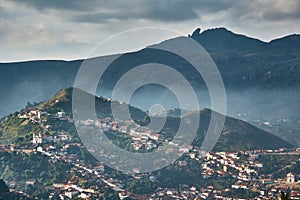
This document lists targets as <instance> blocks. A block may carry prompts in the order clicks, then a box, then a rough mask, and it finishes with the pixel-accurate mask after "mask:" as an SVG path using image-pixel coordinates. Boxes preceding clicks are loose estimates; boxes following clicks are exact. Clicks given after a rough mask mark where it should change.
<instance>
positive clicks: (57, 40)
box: [0, 0, 300, 61]
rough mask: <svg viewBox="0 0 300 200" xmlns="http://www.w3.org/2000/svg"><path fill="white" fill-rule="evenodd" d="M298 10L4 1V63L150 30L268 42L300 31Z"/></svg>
mask: <svg viewBox="0 0 300 200" xmlns="http://www.w3.org/2000/svg"><path fill="white" fill-rule="evenodd" d="M299 10H300V1H299V0H289V1H286V0H243V1H236V0H163V1H158V0H113V1H109V0H85V1H82V0H59V1H53V0H0V43H1V50H0V53H1V58H0V59H1V60H2V61H3V60H14V58H15V57H16V55H19V56H18V58H20V59H23V60H24V59H39V58H45V57H47V58H52V57H53V58H54V59H64V58H67V59H71V58H74V59H76V58H79V57H84V56H85V55H86V54H85V53H87V52H89V51H90V50H91V49H90V48H92V47H93V46H95V45H97V44H98V43H99V42H101V41H103V40H105V39H107V38H108V37H110V36H112V35H114V34H117V33H119V32H121V31H125V30H128V29H131V28H140V27H149V26H156V27H157V26H158V27H164V28H170V29H174V30H177V31H180V32H183V34H185V35H188V34H190V33H191V32H192V31H193V30H194V29H195V28H197V27H200V28H202V30H203V29H207V28H213V27H226V28H227V29H229V30H232V31H233V32H236V33H241V34H245V35H248V36H251V37H256V38H259V39H262V40H270V39H274V38H277V37H281V36H284V35H287V34H291V33H297V32H298V33H299V32H300V27H299V26H297V20H298V21H299V19H300V12H299ZM279 27H280V28H279ZM62 49H63V51H62ZM74 52H76V55H75V54H74ZM4 55H5V57H4ZM30 55H31V56H30ZM73 56H75V57H73Z"/></svg>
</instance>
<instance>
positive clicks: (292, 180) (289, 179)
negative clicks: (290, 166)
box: [286, 172, 296, 183]
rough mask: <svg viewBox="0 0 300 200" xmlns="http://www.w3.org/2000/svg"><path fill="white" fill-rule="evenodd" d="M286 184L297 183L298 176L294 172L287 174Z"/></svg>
mask: <svg viewBox="0 0 300 200" xmlns="http://www.w3.org/2000/svg"><path fill="white" fill-rule="evenodd" d="M286 182H288V183H295V182H296V176H295V174H293V173H292V172H289V173H287V174H286Z"/></svg>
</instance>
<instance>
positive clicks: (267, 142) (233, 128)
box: [0, 88, 292, 151]
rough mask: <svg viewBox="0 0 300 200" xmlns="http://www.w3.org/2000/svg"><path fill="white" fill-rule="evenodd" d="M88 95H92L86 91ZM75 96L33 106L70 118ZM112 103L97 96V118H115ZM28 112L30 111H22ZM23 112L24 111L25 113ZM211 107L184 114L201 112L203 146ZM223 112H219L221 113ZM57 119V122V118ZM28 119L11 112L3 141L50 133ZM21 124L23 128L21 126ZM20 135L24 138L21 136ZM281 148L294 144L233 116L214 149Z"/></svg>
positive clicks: (68, 127)
mask: <svg viewBox="0 0 300 200" xmlns="http://www.w3.org/2000/svg"><path fill="white" fill-rule="evenodd" d="M85 94H86V95H90V94H87V93H85ZM71 99H72V88H69V89H64V90H61V91H60V92H58V93H57V94H56V95H55V96H54V97H53V98H52V99H50V100H48V101H46V102H44V103H41V104H39V105H38V106H37V107H36V108H34V109H39V110H42V111H46V112H47V113H49V114H52V115H55V113H57V112H58V111H61V110H64V111H65V112H66V114H67V116H69V117H71V116H72V113H71V105H72V102H71ZM110 104H111V102H110V101H109V100H107V99H105V98H102V97H96V110H97V111H98V112H97V114H98V118H100V119H104V118H105V117H112V114H111V110H110V109H111V107H110ZM125 106H126V105H125V104H119V106H118V109H124V108H125ZM22 112H28V111H26V110H25V111H24V110H23V111H22ZM22 112H21V113H22ZM211 112H213V111H211V110H209V109H204V110H202V111H197V112H188V113H185V115H184V116H183V118H186V119H192V118H194V117H195V116H196V115H200V119H201V120H200V124H199V129H198V133H197V137H196V138H195V140H194V142H193V144H194V145H197V146H201V144H202V141H203V139H204V135H205V131H206V130H207V129H208V124H209V122H210V118H211ZM130 113H131V116H132V117H133V118H134V119H135V120H139V121H141V120H144V119H145V118H146V116H147V114H146V113H145V112H143V111H141V110H140V109H137V108H134V107H130ZM218 115H220V114H218ZM47 119H48V120H47V121H48V123H51V126H52V128H51V130H52V131H57V130H60V131H62V130H63V131H64V132H66V133H69V135H71V136H72V137H77V136H76V135H77V134H76V130H75V128H74V126H73V125H72V123H70V122H69V121H63V122H61V121H60V120H59V119H50V118H47ZM55 120H56V121H55ZM25 121H26V120H25V119H19V118H18V113H15V114H13V115H10V116H9V117H7V118H6V119H5V120H3V121H2V122H1V124H0V131H1V132H2V133H3V135H2V141H4V139H6V140H8V139H9V141H11V142H15V143H18V142H19V143H20V142H24V141H25V142H26V141H27V142H30V140H28V138H29V139H30V138H31V136H32V134H33V133H37V132H41V133H45V134H46V133H47V131H45V130H43V129H42V128H41V127H40V126H41V124H39V123H32V122H26V124H24V123H25ZM179 123H180V118H178V117H175V116H172V117H171V116H169V117H168V118H167V121H166V124H165V126H164V128H163V130H162V131H161V132H162V133H165V132H166V131H167V132H168V134H169V135H171V136H172V135H173V136H174V134H175V133H176V130H177V128H178V125H179ZM20 127H21V128H20ZM47 134H51V131H50V130H48V133H47ZM20 138H21V139H20ZM279 147H288V148H289V147H292V145H291V144H289V143H288V142H286V141H284V140H282V139H281V138H279V137H277V136H275V135H272V134H270V133H268V132H266V131H263V130H261V129H259V128H257V127H255V126H253V125H251V124H248V123H246V122H244V121H241V120H238V119H234V118H231V117H226V121H225V127H224V129H223V132H222V134H221V137H220V138H219V140H218V142H217V144H216V146H215V147H214V150H216V151H239V150H248V149H275V148H279Z"/></svg>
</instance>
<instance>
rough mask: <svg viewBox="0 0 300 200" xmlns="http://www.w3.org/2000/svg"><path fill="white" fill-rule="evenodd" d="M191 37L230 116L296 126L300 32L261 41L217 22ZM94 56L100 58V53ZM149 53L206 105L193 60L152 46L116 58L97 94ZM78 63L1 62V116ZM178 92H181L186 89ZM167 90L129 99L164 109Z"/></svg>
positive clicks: (52, 89)
mask: <svg viewBox="0 0 300 200" xmlns="http://www.w3.org/2000/svg"><path fill="white" fill-rule="evenodd" d="M190 37H191V38H193V39H194V40H196V41H197V42H199V43H200V44H201V45H202V46H203V47H205V49H206V50H207V51H208V53H209V54H210V56H211V57H212V59H213V60H214V62H215V63H216V65H217V67H218V69H219V71H220V73H221V75H222V78H223V80H224V84H225V87H226V93H227V108H228V114H229V115H230V116H233V117H238V118H241V119H243V120H247V121H249V122H256V121H257V120H259V122H260V123H263V122H270V123H271V124H275V123H277V122H278V121H283V120H284V121H285V120H288V121H291V122H292V123H293V124H295V126H298V127H299V126H300V125H299V123H298V121H299V120H300V115H299V113H300V106H299V101H300V93H299V92H298V91H299V89H300V78H299V77H300V43H299V41H300V35H297V34H294V35H289V36H285V37H282V38H278V39H275V40H272V41H270V42H263V41H260V40H258V39H255V38H250V37H247V36H244V35H240V34H236V33H233V32H231V31H230V30H227V29H225V28H216V29H209V30H205V31H203V32H201V30H200V29H198V30H196V31H195V32H194V33H193V34H192V35H191V36H190ZM178 39H179V38H173V39H171V40H167V41H164V42H162V43H161V44H157V46H159V45H164V44H166V43H169V44H170V45H172V42H175V41H176V40H178ZM166 58H168V59H166ZM97 59H99V62H100V61H101V60H102V59H103V58H102V57H99V58H97ZM153 59H155V60H157V61H158V62H161V63H162V64H165V65H169V66H173V67H174V68H176V69H177V70H179V72H180V73H181V74H182V75H184V76H185V77H187V80H188V81H190V82H191V85H192V86H193V87H194V89H195V91H196V94H197V95H198V97H199V99H201V107H202V108H205V107H209V106H210V96H209V94H208V92H207V88H206V86H205V83H204V81H203V79H202V77H201V76H200V75H198V74H197V73H196V72H195V70H193V68H191V66H189V65H188V64H187V63H186V62H184V60H182V59H180V57H178V56H173V57H170V58H169V54H165V53H164V52H161V51H155V52H154V51H152V50H151V49H150V48H145V49H143V50H141V51H138V52H132V53H126V54H124V55H122V56H121V57H120V58H119V59H118V60H117V61H116V62H114V63H113V64H112V65H111V67H110V68H109V69H108V70H107V72H106V73H105V77H104V78H103V79H101V83H103V84H102V86H103V87H102V88H101V89H99V90H98V91H97V95H101V96H105V97H110V95H111V91H112V87H113V86H114V84H115V83H116V82H117V81H118V80H119V78H120V77H121V76H122V75H123V74H124V73H125V72H127V71H128V70H130V69H132V68H133V67H135V66H137V65H140V64H144V63H147V62H151V61H153ZM81 63H82V60H77V61H70V62H66V61H30V62H18V63H2V64H0V91H1V101H0V117H3V116H5V115H8V114H9V113H12V112H14V111H16V110H20V109H21V108H23V107H25V106H26V104H27V102H31V103H34V102H41V101H45V100H47V99H49V98H51V97H52V96H53V95H54V94H55V93H56V92H57V91H58V90H61V89H63V88H67V87H70V86H72V85H73V83H74V80H75V77H76V73H77V71H78V69H79V67H80V65H81ZM124 93H126V91H124ZM166 94H167V95H166ZM182 94H183V95H185V91H182ZM169 96H172V95H169V93H168V92H167V91H166V90H165V89H163V88H158V87H157V86H149V87H143V88H141V89H139V90H138V91H137V92H136V95H135V97H134V98H132V101H131V105H133V106H136V107H139V108H142V109H143V110H147V109H149V105H152V103H153V101H155V102H154V103H162V102H163V103H164V102H165V104H164V106H168V107H167V109H172V108H174V107H178V106H177V104H176V102H173V101H170V100H169V99H170V98H169ZM283 127H284V130H285V131H280V132H279V133H278V131H275V132H274V133H276V134H277V135H280V136H283V137H285V135H289V134H290V131H292V135H293V138H294V135H296V136H297V137H296V138H295V139H294V140H293V142H294V141H297V142H295V144H300V142H299V141H300V136H298V135H300V134H299V133H300V132H299V131H297V130H298V128H296V129H295V128H292V130H290V128H289V126H288V125H287V124H283ZM262 128H263V126H262ZM268 130H270V129H268ZM279 130H282V128H281V129H279ZM294 130H296V132H295V131H294ZM288 138H291V137H290V136H288V137H286V139H288Z"/></svg>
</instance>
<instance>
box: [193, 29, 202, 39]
mask: <svg viewBox="0 0 300 200" xmlns="http://www.w3.org/2000/svg"><path fill="white" fill-rule="evenodd" d="M200 32H201V28H197V29H196V30H194V32H193V33H192V36H191V37H196V36H197V35H200Z"/></svg>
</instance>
